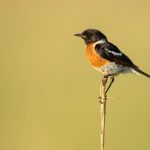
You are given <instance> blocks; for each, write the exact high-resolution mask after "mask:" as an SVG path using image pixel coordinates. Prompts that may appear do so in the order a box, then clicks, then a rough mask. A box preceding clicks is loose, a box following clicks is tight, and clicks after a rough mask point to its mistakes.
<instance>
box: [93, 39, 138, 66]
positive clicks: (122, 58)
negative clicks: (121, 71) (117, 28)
mask: <svg viewBox="0 0 150 150" xmlns="http://www.w3.org/2000/svg"><path fill="white" fill-rule="evenodd" d="M95 50H96V52H97V53H98V54H99V55H100V56H101V57H102V58H104V59H107V60H109V61H110V62H115V63H116V64H121V65H123V66H129V67H135V66H136V65H135V64H134V63H133V62H132V61H131V60H130V59H129V58H128V57H127V56H126V55H125V54H123V53H122V52H121V51H120V50H119V49H118V48H117V47H116V46H115V45H113V44H112V43H109V42H108V43H104V44H103V45H101V44H97V45H95ZM136 67H137V66H136Z"/></svg>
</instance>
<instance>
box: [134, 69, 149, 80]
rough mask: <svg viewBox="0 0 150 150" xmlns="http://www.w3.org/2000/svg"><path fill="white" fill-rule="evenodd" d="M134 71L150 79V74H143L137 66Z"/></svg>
mask: <svg viewBox="0 0 150 150" xmlns="http://www.w3.org/2000/svg"><path fill="white" fill-rule="evenodd" d="M133 69H134V70H135V71H136V72H138V73H139V74H142V75H144V76H146V77H148V78H150V75H149V74H147V73H145V72H143V71H142V70H140V69H139V68H138V67H137V66H134V67H133Z"/></svg>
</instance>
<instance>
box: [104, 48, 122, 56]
mask: <svg viewBox="0 0 150 150" xmlns="http://www.w3.org/2000/svg"><path fill="white" fill-rule="evenodd" d="M106 50H107V51H108V52H109V53H112V54H113V55H115V56H122V53H116V52H113V51H110V50H109V49H106Z"/></svg>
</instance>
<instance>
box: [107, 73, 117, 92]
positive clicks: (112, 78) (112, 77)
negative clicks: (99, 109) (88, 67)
mask: <svg viewBox="0 0 150 150" xmlns="http://www.w3.org/2000/svg"><path fill="white" fill-rule="evenodd" d="M108 77H109V76H107V78H108ZM110 79H111V82H110V84H109V86H108V87H107V89H106V91H105V94H107V92H108V90H109V89H110V87H111V86H112V84H113V82H114V80H115V78H114V76H112V75H110Z"/></svg>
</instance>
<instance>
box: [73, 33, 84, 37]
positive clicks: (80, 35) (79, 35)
mask: <svg viewBox="0 0 150 150" xmlns="http://www.w3.org/2000/svg"><path fill="white" fill-rule="evenodd" d="M74 36H78V37H82V36H83V35H82V34H81V33H79V34H74Z"/></svg>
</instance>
